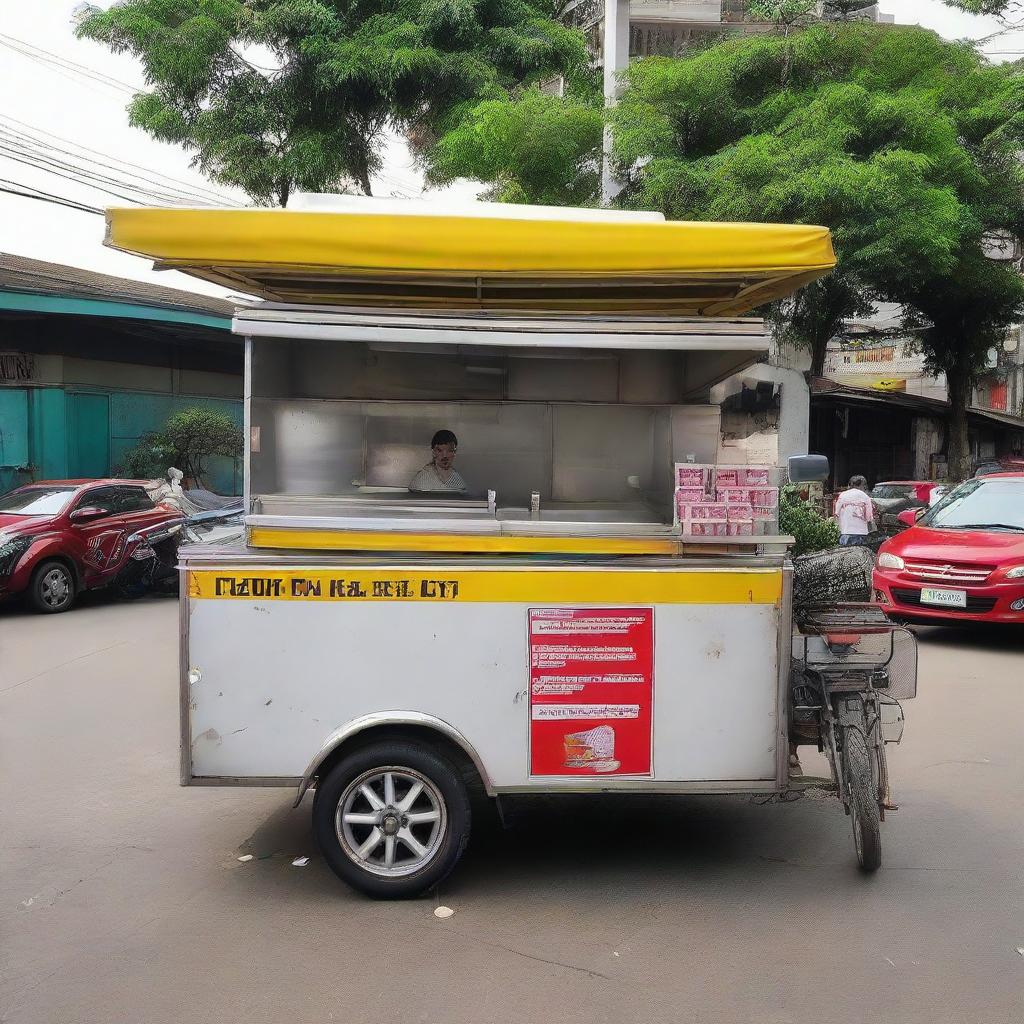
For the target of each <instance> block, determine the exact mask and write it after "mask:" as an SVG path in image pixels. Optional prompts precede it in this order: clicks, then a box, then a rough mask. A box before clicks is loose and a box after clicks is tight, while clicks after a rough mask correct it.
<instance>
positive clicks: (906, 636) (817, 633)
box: [793, 606, 917, 700]
mask: <svg viewBox="0 0 1024 1024" xmlns="http://www.w3.org/2000/svg"><path fill="white" fill-rule="evenodd" d="M860 612H861V614H860V615H859V616H858V614H857V611H856V610H855V609H852V608H845V609H844V608H836V609H829V610H827V611H823V612H822V613H821V616H819V617H818V618H817V619H815V620H814V621H813V623H801V632H800V633H799V634H797V635H796V636H795V637H794V638H793V659H794V661H795V662H796V663H797V665H798V667H801V668H804V669H806V670H808V671H812V672H818V673H821V674H823V675H825V676H827V677H829V679H830V681H834V682H839V681H840V679H842V680H844V681H849V682H853V681H855V680H856V678H857V677H858V676H859V677H860V678H863V676H864V674H865V673H870V678H871V685H872V686H873V687H874V688H875V689H876V690H879V691H880V692H882V693H885V694H888V695H889V696H890V697H893V698H895V699H896V700H908V699H910V698H912V697H916V696H917V638H916V637H915V636H914V634H913V633H911V632H910V631H909V630H907V629H904V628H902V627H901V626H894V625H893V624H892V623H890V622H888V621H886V620H885V618H884V616H882V617H881V618H879V617H877V616H875V615H874V614H873V613H871V612H869V611H867V610H866V609H864V607H863V606H861V609H860Z"/></svg>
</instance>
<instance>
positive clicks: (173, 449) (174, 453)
mask: <svg viewBox="0 0 1024 1024" xmlns="http://www.w3.org/2000/svg"><path fill="white" fill-rule="evenodd" d="M243 447H244V440H243V437H242V430H241V428H240V427H238V426H237V425H236V424H235V422H234V421H233V420H232V419H231V417H230V416H228V415H227V414H226V413H223V412H217V411H216V410H214V409H207V408H203V407H202V406H197V407H195V408H190V409H182V410H181V411H180V412H176V413H174V415H172V416H171V417H170V418H169V419H168V420H167V422H166V423H165V424H164V426H163V428H162V429H161V430H158V431H153V432H152V433H149V434H146V435H145V436H144V437H142V438H141V439H140V441H139V443H138V444H137V445H136V446H135V447H134V448H131V449H129V450H128V451H127V452H125V454H124V455H123V456H122V459H121V464H120V466H119V472H122V473H124V474H126V475H128V476H131V477H135V478H147V477H149V478H154V477H158V476H163V475H164V473H166V472H167V470H168V469H169V468H170V467H171V466H175V467H177V468H178V469H180V470H181V471H182V473H183V474H184V477H185V480H186V481H193V482H194V483H195V484H196V485H197V486H201V485H202V482H203V479H204V477H205V474H206V465H205V463H206V460H207V459H208V458H209V457H210V456H213V455H222V456H226V457H228V458H233V459H237V458H239V457H240V456H241V454H242V451H243Z"/></svg>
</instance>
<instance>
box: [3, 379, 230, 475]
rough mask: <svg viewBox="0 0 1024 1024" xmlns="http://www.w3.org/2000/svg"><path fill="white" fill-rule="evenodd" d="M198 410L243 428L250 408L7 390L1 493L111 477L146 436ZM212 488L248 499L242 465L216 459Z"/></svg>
mask: <svg viewBox="0 0 1024 1024" xmlns="http://www.w3.org/2000/svg"><path fill="white" fill-rule="evenodd" d="M196 406H200V407H203V408H212V409H217V410H218V411H222V412H225V413H227V414H228V415H229V416H230V417H231V418H232V419H233V420H234V421H235V423H237V424H238V426H239V427H241V426H242V419H243V413H242V403H241V402H240V401H237V400H233V399H227V398H199V397H189V396H187V395H185V396H182V395H155V394H146V393H142V392H130V391H113V390H105V389H101V388H96V389H89V390H88V391H84V390H80V389H75V390H67V391H65V389H64V388H61V387H51V388H0V494H2V493H4V492H5V491H9V490H10V489H11V488H12V487H17V486H18V485H19V484H22V483H26V482H28V481H29V480H33V479H34V480H59V479H62V478H64V477H69V476H79V475H81V476H107V475H109V474H111V473H113V472H114V471H115V470H116V468H117V466H118V464H119V462H120V460H121V457H122V456H123V455H124V453H125V452H126V451H127V450H128V449H129V448H132V447H133V446H134V445H136V444H137V443H138V442H139V440H140V439H141V438H142V436H143V435H144V434H146V433H149V432H150V431H154V430H159V429H160V428H161V427H162V426H163V425H164V423H166V422H167V419H168V417H169V416H171V415H172V414H173V413H175V412H178V411H179V410H181V409H187V408H194V407H196ZM206 483H207V485H208V486H209V487H211V488H212V489H213V490H215V491H217V492H218V493H220V494H241V493H242V464H241V460H240V459H227V458H220V459H210V460H209V463H208V465H207V481H206Z"/></svg>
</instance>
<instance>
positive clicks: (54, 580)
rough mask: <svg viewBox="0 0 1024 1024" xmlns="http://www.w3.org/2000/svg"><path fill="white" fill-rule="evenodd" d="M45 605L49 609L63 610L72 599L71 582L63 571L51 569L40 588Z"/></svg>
mask: <svg viewBox="0 0 1024 1024" xmlns="http://www.w3.org/2000/svg"><path fill="white" fill-rule="evenodd" d="M39 593H40V596H41V597H42V599H43V603H44V604H45V605H46V606H47V607H48V608H61V607H63V606H64V605H65V604H67V603H68V601H69V600H70V598H71V580H70V578H69V577H68V574H67V572H65V571H64V570H63V569H51V570H50V571H49V572H48V573H47V574H46V575H45V576H44V577H43V579H42V582H41V584H40V587H39Z"/></svg>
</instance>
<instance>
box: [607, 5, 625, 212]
mask: <svg viewBox="0 0 1024 1024" xmlns="http://www.w3.org/2000/svg"><path fill="white" fill-rule="evenodd" d="M628 64H629V0H604V105H605V106H606V107H613V106H615V102H616V100H617V99H618V96H619V81H618V76H619V72H620V71H623V70H625V68H626V66H627V65H628ZM611 153H612V132H611V128H609V127H605V130H604V153H603V159H602V162H601V201H602V203H604V204H605V205H606V206H607V205H608V204H609V203H610V202H611V201H612V200H613V199H614V198H615V197H616V196H617V195H618V194H619V192H621V191H622V183H621V182H620V181H619V180H618V179H617V178H616V177H615V175H614V174H613V173H612V165H611Z"/></svg>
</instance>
